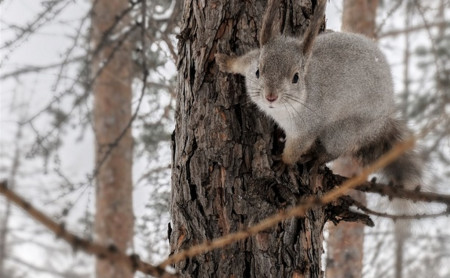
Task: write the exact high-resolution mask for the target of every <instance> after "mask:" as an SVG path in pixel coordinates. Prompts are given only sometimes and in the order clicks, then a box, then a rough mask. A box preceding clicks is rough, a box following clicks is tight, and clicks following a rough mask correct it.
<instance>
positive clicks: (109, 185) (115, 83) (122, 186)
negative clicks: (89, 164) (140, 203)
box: [92, 0, 134, 278]
mask: <svg viewBox="0 0 450 278" xmlns="http://www.w3.org/2000/svg"><path fill="white" fill-rule="evenodd" d="M94 3H96V4H95V6H94V13H93V17H92V27H93V30H92V32H93V33H92V38H93V45H94V48H96V47H97V46H98V45H100V44H104V45H103V47H102V48H101V49H100V51H99V52H98V55H96V56H95V57H94V61H93V67H92V68H93V74H94V75H96V74H97V72H98V71H99V69H100V68H101V67H102V66H104V68H103V69H102V70H101V73H100V75H98V76H97V77H96V79H95V81H94V82H95V83H94V86H93V94H94V131H95V139H96V161H97V167H98V169H97V177H96V215H95V233H96V239H97V240H98V242H99V243H102V244H105V245H108V246H114V247H111V248H117V249H119V250H122V251H125V250H126V249H127V248H131V247H132V238H133V224H134V219H133V210H132V178H131V167H132V157H133V151H132V150H133V149H132V136H131V129H130V128H127V126H128V124H129V122H130V120H131V100H132V91H131V69H132V68H131V66H132V61H131V51H130V47H129V46H128V44H127V42H125V43H123V44H122V46H121V47H120V48H118V49H115V48H116V47H115V46H116V45H117V43H118V42H117V41H112V40H111V39H110V38H109V37H108V38H106V40H108V41H104V40H105V38H104V33H105V31H106V30H108V29H109V28H110V27H111V26H112V25H113V24H114V22H115V21H116V20H117V18H116V16H117V15H119V14H120V13H121V12H122V11H123V10H125V9H126V8H127V7H128V1H127V0H98V1H94ZM122 23H123V24H124V26H125V25H126V23H127V19H126V18H125V19H122ZM120 26H122V25H121V24H120V25H119V26H118V27H116V28H117V30H120ZM113 52H114V55H112V58H110V59H109V58H108V57H111V53H113ZM108 59H109V61H107V60H108ZM124 131H125V132H124ZM105 158H106V159H105ZM96 275H97V277H99V278H100V277H101V278H110V277H111V278H112V277H117V278H126V277H133V273H132V270H131V269H128V268H126V267H124V266H122V265H119V264H117V265H112V264H111V263H110V262H108V261H106V260H102V259H101V258H99V259H98V260H97V264H96Z"/></svg>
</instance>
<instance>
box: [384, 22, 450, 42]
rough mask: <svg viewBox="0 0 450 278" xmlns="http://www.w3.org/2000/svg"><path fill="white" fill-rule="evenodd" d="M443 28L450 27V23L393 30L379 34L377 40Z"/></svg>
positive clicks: (435, 23) (436, 23)
mask: <svg viewBox="0 0 450 278" xmlns="http://www.w3.org/2000/svg"><path fill="white" fill-rule="evenodd" d="M442 26H450V22H449V21H440V22H434V23H428V24H421V25H417V26H411V27H408V28H404V29H396V30H391V31H387V32H385V33H381V34H379V35H378V36H377V39H383V38H386V37H395V36H398V35H403V34H408V33H412V32H416V31H420V30H423V29H426V28H430V27H442Z"/></svg>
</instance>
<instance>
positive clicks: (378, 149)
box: [356, 119, 423, 190]
mask: <svg viewBox="0 0 450 278" xmlns="http://www.w3.org/2000/svg"><path fill="white" fill-rule="evenodd" d="M381 134H382V136H380V137H379V138H376V139H375V140H374V141H373V142H372V143H370V144H368V145H366V146H364V147H362V148H361V149H360V150H359V151H358V152H357V153H356V157H357V158H358V159H359V160H360V161H361V163H362V164H363V165H364V166H366V165H370V164H371V163H373V162H374V161H375V160H377V159H378V158H379V157H381V156H382V155H383V154H385V153H386V152H388V151H389V150H390V149H392V147H394V145H395V144H397V143H399V142H402V141H403V140H405V139H407V136H408V134H409V131H408V129H407V128H406V124H405V123H404V122H403V121H401V120H397V119H389V120H388V121H387V123H386V126H385V129H384V130H383V131H382V132H381ZM422 165H423V163H422V162H421V159H420V157H419V155H418V154H417V153H416V152H415V151H414V150H410V151H408V152H406V153H404V154H402V155H401V156H400V157H398V158H397V159H396V160H395V161H394V162H392V163H391V164H389V165H388V166H386V167H385V168H384V169H382V170H381V171H380V172H381V174H383V176H384V177H385V178H386V179H387V182H389V183H390V184H392V185H393V186H400V187H403V188H405V189H409V190H413V189H415V188H416V187H417V186H419V185H420V184H421V180H422Z"/></svg>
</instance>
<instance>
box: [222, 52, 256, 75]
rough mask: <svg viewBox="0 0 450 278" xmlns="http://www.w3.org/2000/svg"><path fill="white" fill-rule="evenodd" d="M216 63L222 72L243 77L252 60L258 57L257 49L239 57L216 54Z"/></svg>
mask: <svg viewBox="0 0 450 278" xmlns="http://www.w3.org/2000/svg"><path fill="white" fill-rule="evenodd" d="M215 57H216V63H217V65H219V69H220V71H222V72H229V73H239V74H241V75H245V74H246V72H247V70H248V68H249V67H250V66H251V64H252V62H253V61H254V60H257V59H258V57H259V49H255V50H252V51H250V52H248V53H247V54H244V55H242V56H239V57H231V56H228V55H226V54H221V53H216V55H215Z"/></svg>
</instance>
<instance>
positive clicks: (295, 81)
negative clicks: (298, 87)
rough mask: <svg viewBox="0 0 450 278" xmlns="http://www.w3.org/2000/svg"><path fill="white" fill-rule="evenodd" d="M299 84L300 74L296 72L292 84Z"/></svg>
mask: <svg viewBox="0 0 450 278" xmlns="http://www.w3.org/2000/svg"><path fill="white" fill-rule="evenodd" d="M297 82H298V73H297V72H296V73H295V74H294V77H293V78H292V83H294V84H295V83H297Z"/></svg>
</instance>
